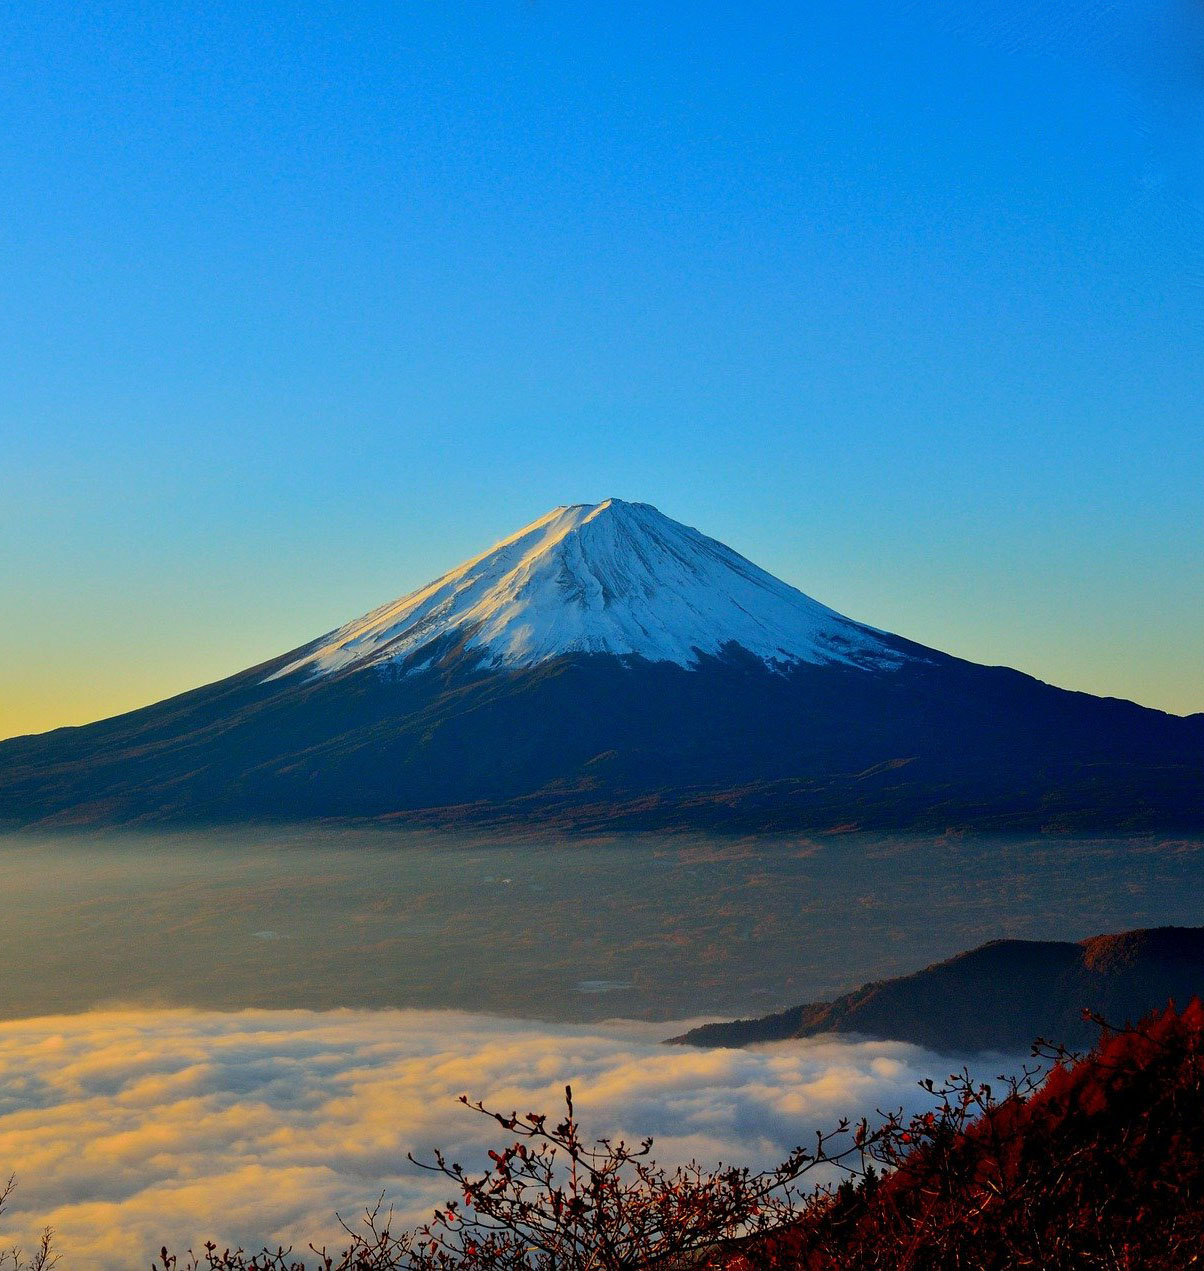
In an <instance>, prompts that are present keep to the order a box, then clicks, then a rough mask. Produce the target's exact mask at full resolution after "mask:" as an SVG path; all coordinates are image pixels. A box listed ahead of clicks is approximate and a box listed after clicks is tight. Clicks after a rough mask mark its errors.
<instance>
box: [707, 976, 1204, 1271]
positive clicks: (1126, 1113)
mask: <svg viewBox="0 0 1204 1271" xmlns="http://www.w3.org/2000/svg"><path fill="white" fill-rule="evenodd" d="M1047 1053H1048V1052H1047ZM1052 1058H1053V1059H1054V1060H1055V1062H1054V1066H1053V1067H1052V1069H1051V1070H1050V1071H1049V1073H1048V1075H1047V1076H1046V1077H1045V1079H1044V1080H1043V1081H1042V1082H1041V1083H1040V1084H1039V1085H1038V1084H1035V1083H1034V1084H1032V1085H1031V1087H1030V1088H1024V1087H1023V1086H1022V1088H1020V1089H1018V1090H1008V1091H1006V1092H1005V1095H1004V1097H1002V1098H997V1097H996V1096H995V1095H994V1094H993V1093H992V1092H991V1091H990V1089H989V1087H983V1086H975V1085H974V1084H973V1083H972V1082H970V1081H969V1080H968V1078H961V1079H958V1080H956V1081H954V1082H952V1083H951V1085H950V1086H949V1087H948V1088H947V1089H945V1090H944V1091H937V1092H936V1093H938V1095H940V1096H941V1101H940V1104H939V1106H938V1108H937V1110H936V1111H935V1112H934V1113H930V1114H927V1115H925V1116H922V1117H917V1118H915V1119H914V1120H912V1121H911V1122H910V1123H909V1124H908V1125H907V1126H906V1127H899V1129H898V1131H897V1132H895V1133H892V1134H890V1135H887V1136H885V1137H884V1138H882V1139H880V1140H879V1141H878V1142H877V1143H876V1144H875V1145H874V1148H873V1150H874V1152H875V1153H876V1154H878V1155H880V1157H881V1160H882V1163H883V1165H884V1167H885V1170H886V1172H885V1174H884V1176H882V1177H881V1178H880V1180H879V1181H876V1182H875V1183H872V1184H871V1185H869V1186H866V1185H864V1184H862V1185H861V1186H845V1187H842V1188H840V1189H838V1191H837V1192H836V1193H835V1194H833V1195H831V1196H828V1197H826V1198H823V1199H820V1200H817V1201H815V1202H814V1203H813V1204H812V1206H811V1207H810V1209H809V1210H808V1211H807V1212H806V1213H805V1214H804V1215H803V1216H802V1219H801V1221H799V1222H798V1223H796V1224H795V1225H794V1226H793V1228H791V1229H790V1230H789V1231H788V1232H785V1233H780V1234H779V1235H778V1236H777V1237H775V1238H773V1239H772V1240H770V1241H768V1242H764V1243H763V1244H762V1245H761V1246H760V1247H759V1248H758V1249H757V1250H755V1251H752V1256H750V1257H749V1258H747V1259H746V1262H747V1264H748V1265H750V1266H751V1265H756V1266H774V1267H783V1268H786V1267H790V1268H796V1267H797V1268H800V1271H869V1269H870V1268H891V1269H892V1271H920V1269H921V1268H945V1267H950V1268H952V1267H974V1268H1004V1267H1007V1268H1013V1267H1041V1268H1050V1269H1053V1268H1076V1269H1077V1268H1091V1267H1101V1268H1103V1267H1106V1268H1118V1269H1119V1268H1137V1267H1141V1268H1150V1267H1166V1268H1173V1267H1191V1266H1204V1007H1201V1004H1200V1002H1199V1000H1196V1001H1193V1002H1192V1003H1191V1004H1190V1005H1189V1006H1188V1008H1187V1009H1186V1010H1185V1011H1183V1013H1182V1014H1178V1013H1176V1012H1175V1011H1174V1010H1173V1009H1168V1010H1166V1011H1164V1012H1162V1013H1160V1014H1157V1015H1154V1016H1151V1017H1150V1018H1148V1019H1146V1020H1145V1021H1143V1022H1142V1023H1141V1024H1140V1025H1138V1026H1137V1027H1132V1028H1124V1029H1120V1030H1114V1031H1113V1030H1105V1032H1104V1033H1103V1035H1102V1037H1101V1039H1100V1041H1099V1043H1098V1044H1097V1045H1096V1047H1095V1048H1094V1049H1093V1050H1092V1052H1091V1053H1090V1054H1089V1055H1087V1056H1086V1057H1084V1058H1082V1059H1079V1060H1078V1061H1077V1062H1072V1061H1071V1058H1070V1057H1068V1056H1066V1055H1064V1054H1053V1055H1052ZM730 1265H731V1268H732V1271H736V1264H735V1263H733V1264H730Z"/></svg>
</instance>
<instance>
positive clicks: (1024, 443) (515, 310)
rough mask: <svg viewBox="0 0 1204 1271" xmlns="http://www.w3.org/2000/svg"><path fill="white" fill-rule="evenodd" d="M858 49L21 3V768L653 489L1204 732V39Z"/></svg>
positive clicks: (6, 209) (473, 19)
mask: <svg viewBox="0 0 1204 1271" xmlns="http://www.w3.org/2000/svg"><path fill="white" fill-rule="evenodd" d="M811 8H813V6H800V5H797V4H789V5H788V4H780V5H779V4H771V3H766V4H758V5H746V4H743V5H738V4H714V3H705V2H700V0H692V2H691V3H689V4H684V3H683V4H670V3H664V4H654V5H639V6H636V5H629V4H619V5H581V4H573V5H570V4H565V3H558V2H556V3H554V2H553V0H489V2H486V3H482V2H481V0H476V3H472V4H457V3H443V4H439V5H433V4H430V5H428V4H421V5H399V4H396V3H379V4H372V3H363V4H353V5H349V4H347V3H346V2H345V0H342V2H340V3H337V4H335V3H330V4H325V3H306V4H304V5H300V6H298V5H295V4H283V3H281V4H273V3H263V4H258V5H256V6H253V7H248V6H247V5H245V4H241V3H240V4H229V5H225V4H218V3H211V4H205V5H185V4H173V3H168V4H163V3H154V4H144V5H140V4H132V3H131V4H115V5H102V6H91V5H90V6H83V5H75V4H73V5H67V4H59V3H53V2H43V3H39V4H37V5H32V4H24V5H23V4H18V5H16V6H13V7H12V8H11V9H10V10H8V11H7V12H6V16H5V20H4V23H3V27H2V28H0V58H2V59H3V65H4V68H5V73H4V76H3V81H2V83H0V189H2V190H3V198H2V200H0V249H2V250H0V597H2V598H3V599H2V603H3V611H2V612H3V621H2V622H0V736H3V735H8V734H12V733H18V732H24V731H36V730H41V729H44V728H49V727H53V726H56V725H59V724H64V723H81V722H84V721H86V720H89V719H93V718H96V717H99V716H102V715H105V714H110V713H113V712H116V711H118V710H122V709H126V708H129V707H133V706H136V705H140V704H144V703H146V702H149V701H152V700H155V699H157V698H160V697H163V696H166V695H167V694H169V693H172V692H176V691H180V690H183V689H186V688H189V687H192V686H194V685H197V684H199V683H203V682H206V681H208V680H212V679H215V678H218V677H220V676H223V675H225V674H229V673H231V672H234V671H236V670H239V669H241V668H242V667H244V666H246V665H249V664H252V663H255V662H258V661H260V660H262V659H264V658H266V657H268V656H269V655H272V654H275V653H277V652H280V651H283V650H284V649H287V648H290V647H292V646H295V645H297V644H300V643H302V642H304V641H306V640H308V639H310V638H312V637H313V636H316V635H317V634H319V633H321V632H322V631H325V630H327V629H329V628H330V627H332V626H335V625H337V624H338V623H340V622H342V621H344V620H346V619H348V618H351V617H353V616H355V615H356V614H358V613H360V612H363V611H364V610H366V609H369V608H371V607H373V606H375V605H377V604H380V603H382V602H383V601H385V600H387V599H389V598H391V597H393V596H395V595H398V594H401V593H402V592H405V591H408V590H410V589H412V588H414V587H416V586H418V585H419V584H421V583H423V582H425V581H427V580H428V579H429V578H431V577H433V576H435V575H437V574H439V573H441V572H442V571H443V570H445V569H447V568H449V567H450V566H452V565H454V564H456V563H457V562H458V561H459V560H461V559H462V558H463V557H465V556H467V555H469V554H471V553H473V552H475V551H478V550H480V549H482V548H484V547H486V546H488V545H489V544H490V543H491V542H493V541H494V540H496V539H497V538H499V537H501V536H502V535H503V534H506V533H509V532H510V531H512V530H514V529H516V528H517V527H518V526H520V525H522V524H524V523H526V522H527V521H530V520H532V519H534V518H535V517H536V516H538V515H540V514H542V513H543V512H545V511H547V510H548V509H549V508H550V507H553V506H555V505H557V504H560V503H570V502H593V501H596V500H599V499H602V498H605V497H607V496H611V495H614V496H618V497H620V498H628V499H638V500H644V501H647V502H651V503H655V504H656V505H657V506H658V507H660V508H661V510H662V511H664V512H666V513H667V514H668V515H670V516H673V517H675V518H677V519H678V520H682V521H685V522H687V523H689V524H693V525H696V526H698V527H699V528H701V529H703V530H704V531H705V532H707V533H710V534H712V535H714V536H715V537H717V538H721V539H723V540H724V541H726V542H728V543H730V544H731V545H732V546H733V547H735V548H736V549H737V550H739V551H742V552H743V553H745V555H748V556H750V557H752V558H753V559H754V560H756V561H757V562H758V563H759V564H761V565H763V566H765V567H766V568H768V569H770V570H772V571H773V572H775V573H776V574H778V575H779V576H781V577H783V578H785V579H786V580H788V581H789V582H792V583H794V584H795V585H797V586H799V587H801V588H802V589H803V590H804V591H807V592H809V593H810V594H812V595H814V596H816V597H817V598H818V599H820V600H822V601H824V602H825V603H827V604H829V605H832V606H833V607H835V608H837V609H839V610H841V611H843V612H845V613H848V614H849V615H851V616H852V617H854V618H858V619H861V620H864V621H868V622H871V623H873V624H875V625H877V626H881V627H886V628H888V629H890V630H893V631H897V632H899V633H901V634H903V635H906V636H909V637H911V638H913V639H916V640H920V641H923V642H924V643H927V644H930V645H934V646H936V647H938V648H941V649H945V650H947V651H949V652H952V653H956V654H959V655H962V656H964V657H969V658H972V659H974V660H977V661H982V662H990V663H1000V662H1001V663H1006V664H1009V665H1013V666H1017V667H1019V668H1021V669H1023V670H1026V671H1029V672H1031V673H1033V674H1035V675H1038V676H1040V677H1041V678H1043V679H1048V680H1052V681H1054V682H1055V683H1059V684H1063V685H1066V686H1068V687H1073V688H1082V689H1086V690H1089V691H1092V692H1096V693H1111V694H1116V695H1120V696H1125V697H1131V698H1134V699H1136V700H1137V701H1140V702H1145V703H1148V704H1150V705H1155V706H1160V707H1163V708H1165V709H1168V710H1173V711H1177V712H1189V711H1196V710H1202V709H1204V636H1202V632H1204V7H1202V6H1201V5H1200V4H1199V3H1196V2H1191V3H1189V0H1145V2H1144V3H1137V0H1115V2H1112V3H1109V2H1107V0H1098V2H1096V0H1079V2H1078V3H1059V2H1058V0H1053V2H1052V3H1038V0H1021V2H1019V3H1013V4H1009V5H1006V6H1004V7H998V8H996V9H993V10H991V11H990V12H988V13H986V14H973V15H967V14H966V13H965V12H964V10H965V9H966V8H967V6H965V5H964V3H963V2H962V0H957V2H956V3H955V2H954V0H879V2H878V3H867V2H865V0H852V2H851V3H848V4H844V5H840V6H827V7H825V6H814V8H815V9H816V10H817V11H816V12H808V11H807V10H809V9H811ZM827 10H831V11H827Z"/></svg>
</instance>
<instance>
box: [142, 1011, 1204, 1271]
mask: <svg viewBox="0 0 1204 1271" xmlns="http://www.w3.org/2000/svg"><path fill="white" fill-rule="evenodd" d="M1034 1054H1035V1055H1038V1056H1040V1057H1041V1058H1042V1059H1043V1060H1044V1061H1045V1063H1046V1065H1051V1066H1048V1067H1042V1068H1040V1069H1038V1068H1037V1067H1033V1068H1030V1069H1028V1070H1026V1071H1025V1072H1024V1073H1022V1074H1021V1075H1020V1077H1019V1078H1012V1079H1010V1080H1007V1081H1004V1083H1003V1085H1002V1086H1000V1087H997V1088H994V1089H993V1088H992V1087H991V1086H990V1085H987V1084H984V1083H980V1082H976V1081H974V1080H973V1079H972V1078H971V1076H970V1075H969V1073H968V1072H965V1071H963V1072H962V1073H961V1074H960V1075H955V1076H953V1077H951V1078H950V1079H949V1081H948V1083H947V1084H946V1085H945V1086H943V1087H939V1088H938V1087H937V1086H935V1085H934V1084H933V1083H925V1084H926V1085H927V1086H928V1088H929V1090H930V1091H931V1092H932V1094H933V1096H934V1099H933V1107H932V1109H931V1110H930V1111H928V1112H925V1113H923V1114H920V1115H917V1116H915V1117H913V1118H910V1119H906V1120H904V1119H903V1118H901V1117H900V1116H898V1115H889V1114H884V1115H883V1117H882V1120H881V1122H880V1124H878V1125H877V1126H876V1127H874V1128H871V1127H870V1126H869V1125H868V1124H867V1123H866V1122H862V1123H860V1124H859V1125H855V1126H854V1125H849V1124H848V1123H842V1124H841V1125H840V1126H838V1127H837V1128H836V1130H835V1131H833V1133H832V1134H830V1135H827V1136H824V1135H820V1136H819V1137H818V1138H817V1142H816V1144H815V1146H814V1148H813V1149H811V1150H809V1151H804V1150H803V1149H801V1148H800V1149H798V1150H797V1151H796V1152H795V1153H793V1154H792V1155H791V1156H790V1157H789V1158H788V1159H787V1160H786V1161H784V1162H783V1163H782V1164H781V1165H780V1166H779V1167H778V1168H777V1169H774V1170H770V1171H766V1172H763V1173H752V1172H750V1171H749V1170H746V1169H737V1168H728V1169H723V1168H720V1169H716V1170H706V1169H703V1168H700V1167H698V1166H689V1167H686V1168H681V1169H675V1170H665V1169H662V1168H660V1167H658V1166H657V1165H656V1164H655V1163H654V1162H652V1160H651V1159H650V1156H649V1153H650V1148H651V1140H645V1141H644V1142H643V1143H640V1144H638V1145H636V1146H629V1145H627V1144H625V1143H621V1142H615V1143H612V1142H610V1141H608V1140H605V1139H603V1140H596V1141H593V1142H590V1141H587V1140H585V1139H583V1138H582V1136H581V1132H580V1129H579V1127H578V1125H577V1122H576V1119H575V1116H574V1113H573V1106H572V1095H571V1091H566V1095H567V1106H566V1115H565V1117H564V1118H563V1119H560V1120H558V1121H556V1122H550V1121H549V1119H548V1118H547V1117H545V1116H543V1115H541V1114H538V1113H527V1114H525V1115H519V1114H518V1113H510V1114H506V1113H499V1112H494V1111H491V1110H489V1109H486V1108H484V1107H483V1106H482V1105H480V1104H471V1105H469V1106H471V1107H473V1108H475V1109H476V1110H477V1111H478V1112H480V1113H481V1114H483V1115H485V1116H489V1117H492V1118H493V1119H494V1120H496V1121H497V1122H498V1124H499V1126H500V1127H501V1128H502V1129H504V1130H505V1131H506V1133H507V1134H508V1136H510V1142H509V1143H508V1144H507V1145H506V1146H504V1147H502V1148H500V1149H499V1150H497V1151H494V1152H491V1153H490V1157H491V1165H490V1167H489V1168H488V1169H487V1170H485V1171H484V1172H483V1173H479V1174H477V1173H473V1172H471V1171H467V1170H465V1169H463V1168H462V1167H461V1166H460V1165H459V1164H458V1163H456V1162H452V1161H448V1160H447V1159H445V1158H444V1157H442V1156H440V1155H437V1156H436V1159H435V1160H434V1161H433V1162H430V1163H428V1164H427V1166H426V1168H429V1169H432V1170H434V1171H436V1172H438V1173H441V1174H442V1175H444V1176H445V1177H446V1178H447V1179H448V1181H449V1183H450V1184H451V1185H453V1186H454V1188H455V1191H456V1193H457V1194H456V1196H455V1197H454V1198H453V1199H452V1200H451V1201H449V1202H448V1203H447V1204H446V1205H445V1206H444V1207H442V1208H441V1209H439V1210H438V1211H437V1212H436V1213H435V1215H434V1217H433V1219H432V1221H431V1222H430V1223H429V1224H428V1225H427V1226H426V1227H424V1228H422V1229H420V1230H418V1231H415V1232H403V1233H401V1234H399V1235H394V1234H393V1233H392V1232H391V1231H390V1226H389V1222H388V1215H387V1214H385V1215H382V1213H381V1211H380V1210H379V1209H376V1210H374V1211H372V1212H370V1213H369V1214H367V1215H366V1221H365V1223H364V1225H363V1226H362V1227H360V1228H357V1229H355V1230H352V1229H350V1228H348V1245H347V1248H346V1249H344V1250H343V1251H342V1252H341V1253H340V1254H339V1255H338V1256H337V1257H336V1256H334V1255H328V1254H326V1253H324V1252H321V1251H314V1256H315V1257H316V1258H317V1261H316V1262H314V1261H312V1260H311V1261H310V1262H309V1267H311V1268H313V1271H451V1269H453V1268H455V1269H458V1271H636V1269H637V1268H646V1267H648V1268H650V1267H658V1268H665V1269H666V1271H677V1269H679V1268H687V1267H688V1268H691V1269H692V1271H709V1269H714V1271H792V1269H795V1268H797V1269H798V1271H869V1269H871V1268H875V1269H876V1268H883V1269H885V1268H891V1269H892V1271H921V1269H927V1268H932V1269H936V1268H1004V1267H1007V1268H1015V1267H1040V1268H1050V1269H1051V1271H1052V1269H1057V1268H1066V1269H1067V1271H1069V1269H1070V1268H1076V1269H1077V1268H1093V1267H1098V1268H1115V1269H1117V1271H1120V1269H1122V1268H1137V1267H1142V1268H1146V1267H1166V1268H1173V1267H1191V1266H1197V1265H1198V1266H1202V1267H1204V1007H1201V1004H1200V1002H1199V1001H1198V1000H1197V1001H1194V1002H1192V1004H1191V1005H1190V1006H1189V1007H1188V1008H1187V1009H1186V1010H1185V1011H1184V1012H1183V1013H1182V1014H1179V1013H1177V1012H1176V1011H1174V1010H1173V1009H1171V1008H1168V1009H1167V1010H1166V1011H1165V1012H1162V1013H1160V1014H1157V1015H1154V1016H1152V1017H1150V1018H1149V1019H1147V1020H1145V1021H1143V1022H1142V1023H1141V1024H1140V1025H1138V1026H1136V1027H1132V1028H1129V1027H1126V1028H1124V1029H1119V1030H1109V1029H1105V1030H1104V1032H1103V1033H1102V1035H1101V1039H1100V1041H1099V1043H1098V1044H1097V1046H1096V1047H1095V1048H1094V1049H1093V1050H1092V1051H1091V1053H1090V1054H1089V1055H1087V1056H1085V1057H1082V1058H1076V1057H1074V1056H1070V1055H1068V1054H1066V1053H1065V1052H1064V1051H1061V1050H1058V1049H1056V1048H1052V1047H1049V1046H1046V1045H1044V1044H1041V1043H1039V1044H1038V1045H1037V1046H1036V1047H1035V1048H1034ZM464 1102H466V1103H467V1102H468V1101H467V1099H465V1101H464ZM820 1165H826V1166H828V1167H829V1168H830V1169H832V1170H835V1171H838V1172H840V1173H842V1174H843V1176H844V1181H843V1182H841V1183H840V1184H839V1185H829V1186H827V1187H824V1188H820V1189H818V1190H817V1189H815V1188H814V1187H809V1188H807V1189H805V1190H804V1188H803V1187H802V1182H803V1180H804V1176H806V1175H807V1174H808V1173H810V1172H811V1171H812V1170H814V1169H815V1168H816V1167H817V1166H820ZM157 1266H158V1267H159V1268H160V1271H172V1269H173V1268H174V1269H176V1271H185V1269H186V1268H193V1269H194V1271H195V1269H198V1268H199V1269H202V1271H307V1266H306V1261H305V1259H304V1258H297V1257H294V1256H293V1255H292V1254H291V1253H290V1252H288V1251H285V1250H278V1251H276V1252H275V1253H270V1252H267V1251H265V1252H263V1253H260V1254H259V1255H256V1256H254V1257H252V1256H250V1255H247V1254H244V1253H243V1252H242V1251H241V1250H235V1251H219V1250H218V1249H217V1248H216V1247H214V1246H212V1245H208V1246H206V1248H205V1250H204V1252H203V1253H202V1254H201V1255H200V1257H199V1258H193V1257H191V1256H189V1257H188V1258H186V1259H185V1260H182V1261H180V1262H179V1263H177V1260H176V1259H175V1257H173V1256H172V1255H171V1254H169V1253H168V1251H167V1250H166V1249H165V1250H163V1251H162V1254H161V1256H160V1261H159V1263H158V1264H157Z"/></svg>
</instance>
